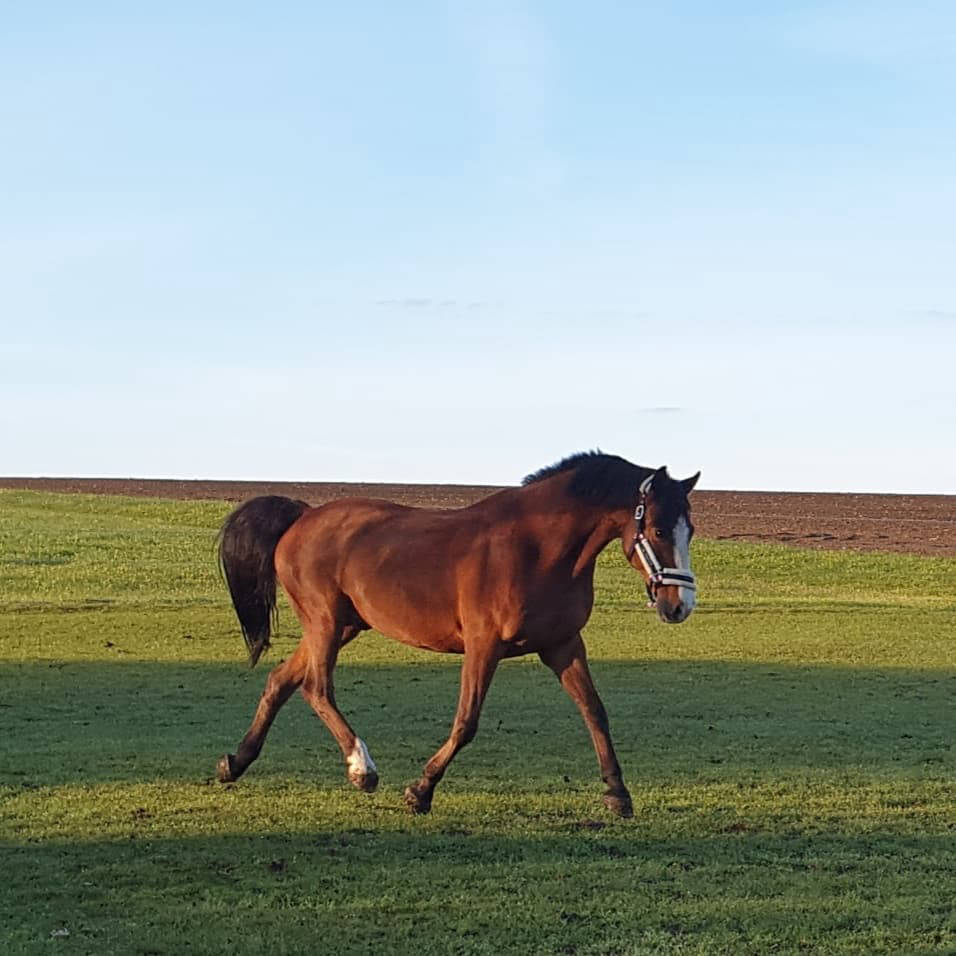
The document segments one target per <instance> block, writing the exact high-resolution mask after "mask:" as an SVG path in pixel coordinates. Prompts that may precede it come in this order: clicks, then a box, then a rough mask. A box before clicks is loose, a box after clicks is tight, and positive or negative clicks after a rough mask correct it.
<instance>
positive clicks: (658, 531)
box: [654, 528, 667, 538]
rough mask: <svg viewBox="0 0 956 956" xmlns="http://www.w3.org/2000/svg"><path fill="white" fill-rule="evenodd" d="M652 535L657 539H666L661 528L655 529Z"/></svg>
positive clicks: (664, 532)
mask: <svg viewBox="0 0 956 956" xmlns="http://www.w3.org/2000/svg"><path fill="white" fill-rule="evenodd" d="M654 535H655V537H658V538H666V537H667V532H666V531H665V530H664V529H663V528H655V529H654Z"/></svg>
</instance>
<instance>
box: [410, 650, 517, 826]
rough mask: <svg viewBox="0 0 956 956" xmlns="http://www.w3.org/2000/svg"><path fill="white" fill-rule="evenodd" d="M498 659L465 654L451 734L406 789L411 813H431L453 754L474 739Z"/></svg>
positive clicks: (488, 653)
mask: <svg viewBox="0 0 956 956" xmlns="http://www.w3.org/2000/svg"><path fill="white" fill-rule="evenodd" d="M499 659H500V654H499V653H498V651H497V648H492V649H490V650H486V649H484V648H480V649H479V648H474V649H472V650H470V651H466V652H465V660H464V662H463V664H462V667H461V690H460V691H459V694H458V710H457V711H456V712H455V720H454V723H453V724H452V728H451V734H450V735H449V737H448V740H446V741H445V743H444V744H442V746H441V747H440V748H439V749H438V751H437V752H436V753H435V755H434V756H433V757H432V758H431V760H429V761H428V763H427V764H425V771H424V773H423V775H422V778H421V780H419V781H418V782H417V783H414V784H410V785H409V786H408V787H407V788H406V789H405V803H406V805H407V806H408V808H409V810H411V812H412V813H428V811H429V810H431V806H432V794H433V793H434V791H435V786H436V785H437V783H438V781H439V780H441V778H442V777H443V776H444V775H445V770H447V769H448V765H449V764H450V763H451V761H452V758H453V757H454V756H455V754H456V753H458V751H459V750H461V748H462V747H464V746H465V744H467V743H468V742H469V741H470V740H472V738H473V737H474V736H475V732H476V731H477V730H478V717H479V715H480V714H481V705H482V703H484V699H485V694H487V693H488V686H489V685H490V684H491V679H492V677H494V675H495V669H496V668H497V666H498V661H499Z"/></svg>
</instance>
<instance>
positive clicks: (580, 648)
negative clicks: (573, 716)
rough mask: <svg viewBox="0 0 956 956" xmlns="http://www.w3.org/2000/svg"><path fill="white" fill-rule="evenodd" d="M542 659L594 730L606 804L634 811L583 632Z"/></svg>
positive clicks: (543, 653)
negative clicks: (590, 665) (612, 740)
mask: <svg viewBox="0 0 956 956" xmlns="http://www.w3.org/2000/svg"><path fill="white" fill-rule="evenodd" d="M538 656H539V657H540V658H541V660H542V661H543V662H544V663H545V664H546V665H547V666H548V667H550V668H551V670H552V671H554V673H555V675H556V676H557V678H558V680H559V681H560V682H561V686H562V687H563V688H564V689H565V691H567V693H568V696H569V697H570V698H571V700H573V701H574V703H575V704H577V707H578V710H579V711H580V712H581V716H582V717H583V718H584V723H585V725H586V726H587V728H588V731H589V732H590V734H591V740H592V742H593V743H594V751H595V753H596V754H597V759H598V765H599V766H600V768H601V779H602V780H603V781H604V783H605V784H606V785H607V790H606V791H605V793H604V805H605V806H606V807H607V808H608V809H609V810H610V811H611V812H612V813H616V814H617V815H618V816H619V817H630V816H633V815H634V807H633V804H632V803H631V795H630V793H628V790H627V787H625V786H624V781H623V779H622V777H621V765H620V764H619V763H618V762H617V755H616V754H615V753H614V744H612V743H611V730H610V725H609V723H608V719H607V711H606V710H605V709H604V704H603V703H602V702H601V698H600V697H599V696H598V692H597V690H596V689H595V687H594V681H593V679H592V678H591V672H590V670H589V669H588V661H587V653H586V651H585V649H584V641H582V640H581V635H580V634H575V635H574V637H572V638H571V640H569V641H566V642H565V643H564V644H559V645H558V646H557V647H553V648H549V649H548V650H546V651H541V652H539V654H538Z"/></svg>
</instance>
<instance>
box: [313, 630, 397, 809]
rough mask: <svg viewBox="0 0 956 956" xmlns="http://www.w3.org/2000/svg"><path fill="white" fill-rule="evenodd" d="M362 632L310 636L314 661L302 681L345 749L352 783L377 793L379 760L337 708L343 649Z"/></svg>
mask: <svg viewBox="0 0 956 956" xmlns="http://www.w3.org/2000/svg"><path fill="white" fill-rule="evenodd" d="M327 633H329V632H327ZM358 633H359V629H358V628H354V627H346V628H345V629H344V630H340V631H333V632H330V636H326V634H321V635H315V634H312V635H309V636H308V641H309V647H310V658H309V664H308V668H307V670H306V676H305V680H304V681H303V682H302V696H303V697H304V698H305V699H306V700H307V701H308V702H309V706H310V707H311V708H312V709H313V710H314V711H315V712H316V714H317V715H318V717H319V719H320V720H321V721H322V723H323V724H325V726H326V727H328V729H329V732H330V733H331V734H332V736H333V737H334V738H335V740H336V743H338V745H339V747H340V748H341V750H342V756H343V757H344V758H345V768H346V774H347V776H348V779H349V782H350V783H351V784H352V785H353V786H354V787H357V788H358V789H359V790H362V791H364V792H365V793H373V792H374V791H375V788H376V787H377V786H378V770H377V769H376V767H375V761H373V760H372V757H371V755H370V754H369V752H368V748H367V747H366V746H365V741H363V740H362V738H361V737H359V736H358V735H357V734H356V733H355V731H354V730H352V728H351V727H350V726H349V723H348V721H347V720H346V719H345V718H344V717H343V716H342V712H341V711H340V710H339V709H338V707H337V706H336V703H335V686H334V684H333V682H332V672H333V671H334V670H335V662H336V660H337V658H338V653H339V649H340V648H341V647H342V646H343V645H344V644H346V643H347V642H348V641H350V640H352V639H353V638H354V637H355V636H356V635H357V634H358Z"/></svg>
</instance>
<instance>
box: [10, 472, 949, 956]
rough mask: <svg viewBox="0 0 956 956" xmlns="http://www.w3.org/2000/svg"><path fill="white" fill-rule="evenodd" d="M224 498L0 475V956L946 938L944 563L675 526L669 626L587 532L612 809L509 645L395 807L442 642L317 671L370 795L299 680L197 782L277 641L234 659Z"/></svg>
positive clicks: (830, 945) (423, 726)
mask: <svg viewBox="0 0 956 956" xmlns="http://www.w3.org/2000/svg"><path fill="white" fill-rule="evenodd" d="M226 511H227V506H226V505H225V504H218V503H209V502H168V501H158V500H149V499H138V500H133V499H124V498H105V497H86V496H65V495H47V494H38V493H30V492H2V491H0V720H2V728H3V733H2V736H0V866H2V873H3V879H2V880H0V952H2V953H5V954H7V953H10V954H13V953H21V952H22V953H48V952H52V951H55V950H60V951H62V952H64V953H66V952H69V953H97V954H99V953H141V954H146V953H170V954H181V953H213V952H229V953H264V952H268V953H296V952H312V953H352V952H354V953H411V952H414V953H421V954H424V953H495V954H500V953H502V952H509V953H510V952H516V953H573V954H580V956H585V954H587V956H598V954H643V953H647V954H672V953H673V954H717V953H727V954H743V953H754V954H757V953H760V954H763V953H775V952H777V953H795V952H811V953H860V954H869V953H952V952H956V909H954V904H953V901H954V899H956V748H954V736H956V734H954V728H956V560H943V559H925V558H915V557H906V556H885V555H873V554H871V555H862V554H853V553H842V552H815V553H809V552H802V551H797V550H789V549H786V548H784V547H779V546H777V547H771V546H752V545H740V544H732V543H723V544H718V543H714V542H708V541H699V542H695V548H694V557H695V567H696V570H697V572H698V575H699V579H700V582H701V588H702V593H701V601H700V605H699V607H698V610H697V611H696V612H695V614H694V615H693V616H692V618H691V619H690V620H689V621H688V622H687V623H686V624H684V625H682V626H680V627H665V626H663V625H661V624H659V623H658V622H657V621H656V619H655V617H654V616H653V614H651V613H649V612H647V611H646V610H645V609H644V607H643V604H644V600H643V588H642V587H641V585H640V583H639V581H638V578H637V577H636V575H635V573H634V572H633V571H631V570H630V569H629V568H628V567H627V566H626V564H625V562H624V560H623V558H622V557H621V555H620V551H619V549H618V548H617V546H616V545H615V546H613V547H612V548H610V549H608V552H607V553H606V554H605V555H603V556H602V558H601V562H600V568H599V574H598V598H597V605H596V610H595V613H594V615H593V617H592V619H591V623H590V625H589V628H588V631H587V634H586V637H587V643H588V647H589V651H590V654H591V660H592V667H593V670H594V672H595V677H596V680H597V682H598V686H599V688H600V690H601V692H602V694H603V696H604V700H605V703H606V704H607V708H608V711H609V713H610V715H611V723H612V730H613V732H614V737H615V741H616V744H617V747H618V753H619V756H620V758H621V763H622V765H623V767H624V772H625V777H626V779H627V781H628V783H629V785H630V788H631V791H632V794H633V797H634V803H635V817H634V819H633V820H629V821H620V820H617V819H615V818H613V817H611V816H610V815H608V814H607V813H606V812H605V811H604V809H603V807H602V806H601V799H600V795H601V792H602V787H601V784H600V782H599V780H598V777H597V768H596V763H595V759H594V755H593V752H592V750H591V745H590V741H589V739H588V737H587V734H586V732H585V730H584V728H583V725H582V724H581V722H580V719H579V717H578V715H577V712H576V711H575V710H574V708H573V706H572V705H571V703H570V702H569V701H568V700H567V699H566V698H565V697H564V696H563V694H562V692H561V691H560V688H559V687H558V685H557V683H556V682H555V681H554V679H553V677H552V676H551V674H550V672H548V671H546V670H545V669H544V668H543V667H542V666H541V665H540V664H539V663H537V661H536V660H530V659H529V660H519V661H513V662H508V663H506V664H505V665H503V666H502V667H501V668H500V669H499V672H498V675H497V677H496V679H495V683H494V685H493V686H492V690H491V693H490V695H489V700H488V703H487V706H486V709H485V712H484V716H483V720H482V727H481V729H480V731H479V734H478V737H477V739H476V740H475V742H474V744H472V745H471V747H469V748H468V749H466V750H465V751H464V752H463V753H462V754H461V755H460V756H459V757H458V759H457V760H456V762H455V763H454V764H453V766H452V768H451V770H450V771H449V774H448V777H447V778H446V780H445V781H444V782H443V784H442V785H441V787H440V788H439V790H438V792H437V793H436V798H435V805H434V810H433V812H432V814H431V815H430V816H428V817H411V816H409V815H407V814H406V812H405V810H404V807H403V805H402V800H401V789H402V787H403V786H404V784H405V783H407V782H408V781H410V780H412V779H413V778H415V777H417V776H418V774H419V772H420V769H421V765H422V763H423V762H424V760H425V759H427V757H428V756H430V754H431V753H432V752H433V751H434V749H435V748H436V746H437V745H438V744H439V743H440V742H441V741H442V740H443V739H444V737H445V735H446V734H447V731H448V727H449V724H450V720H451V716H452V712H453V708H454V703H455V699H456V696H457V667H458V664H459V661H458V660H457V659H453V658H447V659H446V658H442V657H438V656H435V655H429V654H427V653H424V652H419V651H413V650H409V649H406V648H404V647H402V646H400V645H398V644H396V643H393V642H391V641H386V640H384V639H383V638H381V637H380V636H378V635H375V634H368V635H365V636H363V637H362V638H361V639H359V640H358V641H356V642H355V643H354V644H352V645H350V646H349V647H348V648H347V649H346V651H345V652H344V653H343V656H342V658H341V661H340V667H339V670H338V672H337V690H338V698H339V703H340V705H341V706H342V708H343V710H344V711H345V712H346V714H347V715H348V716H349V718H350V720H351V721H352V723H353V724H354V726H355V728H356V730H357V731H358V732H359V733H360V734H361V735H362V737H363V738H364V739H365V740H366V741H367V742H368V745H369V748H370V750H371V752H372V754H373V756H374V758H375V760H376V762H377V764H378V766H379V772H380V774H381V776H382V785H381V787H380V789H379V791H378V792H377V793H376V794H375V795H373V796H371V797H368V796H365V795H363V794H360V793H358V792H356V791H354V790H353V789H352V788H351V787H349V786H348V784H347V783H346V781H345V777H344V769H343V766H342V762H341V758H340V756H339V753H338V750H337V748H336V747H335V745H334V743H333V742H332V740H331V737H330V736H329V734H328V733H327V731H326V730H325V728H324V727H323V726H322V725H321V724H320V723H319V722H318V720H317V719H316V718H315V717H313V715H312V712H311V711H310V710H309V709H308V707H307V706H306V705H305V703H304V702H303V701H301V700H300V699H298V698H296V699H294V700H293V701H291V702H290V703H289V705H288V706H287V707H286V709H285V710H284V711H283V712H282V713H281V715H280V717H279V718H278V720H277V722H276V725H275V727H274V728H273V731H272V735H271V737H270V738H269V741H268V743H267V745H266V748H265V750H264V752H263V755H262V757H261V758H260V760H259V762H258V763H257V764H256V765H255V766H254V767H253V768H252V769H251V770H250V771H249V773H248V774H247V775H246V776H245V777H244V778H243V779H242V781H241V782H239V783H238V784H235V785H231V786H228V787H223V786H222V785H220V784H218V783H215V782H214V781H213V779H212V777H213V770H214V765H215V761H216V759H217V757H218V756H219V755H220V754H221V753H223V752H224V751H226V750H231V749H234V746H235V744H236V742H237V741H238V739H239V737H240V736H241V734H242V733H243V732H244V731H245V728H246V726H247V724H248V721H249V718H250V717H251V714H252V711H253V709H254V706H255V703H256V701H257V699H258V695H259V692H260V690H261V688H262V685H263V683H264V681H265V677H266V674H267V673H268V670H269V666H271V665H274V664H275V663H276V662H277V661H278V660H279V659H280V658H281V657H282V656H283V655H285V654H287V653H288V652H289V651H290V650H291V649H292V648H293V647H294V643H295V640H296V632H295V623H296V622H295V620H294V618H293V616H292V615H291V614H290V613H289V612H288V611H287V610H285V611H284V613H283V616H282V621H281V625H280V629H279V635H278V638H277V640H276V642H275V647H274V648H273V650H272V651H271V652H270V654H269V655H268V656H267V657H266V658H265V661H264V666H263V665H260V667H259V668H258V669H257V670H255V671H250V670H249V669H248V667H247V666H246V665H245V662H244V646H243V644H242V640H241V638H240V636H239V633H238V627H237V625H236V623H235V620H234V617H233V614H232V610H231V608H230V606H229V605H228V603H227V599H226V595H225V590H224V588H223V586H222V585H221V583H220V582H219V580H218V576H217V572H216V569H215V562H214V557H213V541H214V535H215V530H216V528H217V527H218V525H219V523H220V522H221V520H222V518H223V517H224V515H225V513H226Z"/></svg>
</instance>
